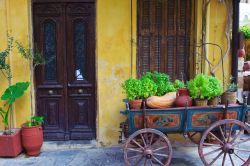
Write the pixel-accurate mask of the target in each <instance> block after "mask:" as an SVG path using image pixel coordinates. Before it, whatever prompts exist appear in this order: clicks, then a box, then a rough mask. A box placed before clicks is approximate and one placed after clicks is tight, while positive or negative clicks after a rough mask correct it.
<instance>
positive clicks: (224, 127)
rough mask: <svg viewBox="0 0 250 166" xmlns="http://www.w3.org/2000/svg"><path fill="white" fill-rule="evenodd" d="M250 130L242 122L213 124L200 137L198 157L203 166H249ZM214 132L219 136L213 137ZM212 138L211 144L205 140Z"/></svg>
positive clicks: (222, 121)
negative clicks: (245, 132) (245, 133)
mask: <svg viewBox="0 0 250 166" xmlns="http://www.w3.org/2000/svg"><path fill="white" fill-rule="evenodd" d="M244 130H246V131H247V133H248V134H250V128H249V127H248V126H247V125H245V124H244V123H243V122H240V121H238V120H233V119H226V120H220V121H217V122H215V123H213V124H212V125H211V126H210V127H209V128H208V129H207V130H206V131H205V132H204V134H203V135H202V138H201V140H200V144H199V149H198V150H199V155H200V158H201V160H202V162H203V163H204V165H205V166H211V165H222V166H224V165H227V166H229V165H232V166H238V165H243V166H249V165H250V146H249V145H250V137H249V136H247V135H244ZM214 132H217V133H219V134H217V135H215V134H214ZM208 137H213V138H214V140H216V141H213V142H212V143H207V142H206V139H207V138H208Z"/></svg>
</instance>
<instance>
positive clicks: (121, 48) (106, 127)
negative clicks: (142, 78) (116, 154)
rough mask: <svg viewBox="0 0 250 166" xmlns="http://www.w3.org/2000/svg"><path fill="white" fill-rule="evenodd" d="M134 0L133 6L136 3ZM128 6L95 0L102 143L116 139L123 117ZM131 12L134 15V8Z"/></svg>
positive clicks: (125, 0)
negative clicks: (123, 82) (121, 113)
mask: <svg viewBox="0 0 250 166" xmlns="http://www.w3.org/2000/svg"><path fill="white" fill-rule="evenodd" d="M133 2H134V3H133V7H134V10H135V9H136V3H135V1H133ZM130 6H131V4H130V1H128V0H119V1H114V0H98V1H97V69H98V70H97V71H98V72H97V78H98V82H97V86H98V100H97V101H98V118H97V121H98V122H97V123H98V126H99V127H98V141H99V142H100V144H101V145H104V144H105V145H109V144H116V143H117V140H118V136H119V132H118V131H119V130H118V127H119V123H120V122H121V120H123V117H122V116H121V115H120V113H119V110H121V109H124V104H123V103H122V99H123V98H125V96H124V95H123V94H122V90H121V82H122V81H123V80H125V79H128V78H129V77H130V74H131V66H130V65H131V54H130V52H131V42H130V40H131V39H130V38H131V31H130V26H131V21H130V16H131V12H130ZM133 13H134V16H135V11H133ZM133 25H134V26H135V24H133ZM133 34H135V33H133ZM134 39H135V36H134ZM135 41H136V40H135ZM133 57H135V55H134V56H133ZM133 72H135V62H134V63H133Z"/></svg>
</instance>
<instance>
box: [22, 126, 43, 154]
mask: <svg viewBox="0 0 250 166" xmlns="http://www.w3.org/2000/svg"><path fill="white" fill-rule="evenodd" d="M22 144H23V147H24V149H25V150H26V152H27V154H28V155H29V156H37V155H39V154H40V149H41V147H42V144H43V130H42V126H40V125H39V126H32V127H27V126H25V125H23V126H22Z"/></svg>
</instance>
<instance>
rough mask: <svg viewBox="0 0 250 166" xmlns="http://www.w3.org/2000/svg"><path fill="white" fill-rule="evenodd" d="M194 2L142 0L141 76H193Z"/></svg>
mask: <svg viewBox="0 0 250 166" xmlns="http://www.w3.org/2000/svg"><path fill="white" fill-rule="evenodd" d="M190 3H191V0H138V67H137V71H138V75H139V76H140V75H142V74H143V73H145V72H147V71H160V72H165V73H167V74H168V75H170V76H171V78H172V79H176V78H179V79H181V78H182V77H183V79H185V80H186V79H187V78H188V77H189V70H188V60H189V45H190V17H191V12H190V11H191V10H190V6H191V5H190Z"/></svg>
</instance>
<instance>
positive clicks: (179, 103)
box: [175, 88, 192, 107]
mask: <svg viewBox="0 0 250 166" xmlns="http://www.w3.org/2000/svg"><path fill="white" fill-rule="evenodd" d="M175 104H176V107H185V106H186V104H187V106H192V98H191V97H190V96H189V90H188V89H187V88H181V89H179V90H178V91H177V92H176V101H175Z"/></svg>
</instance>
